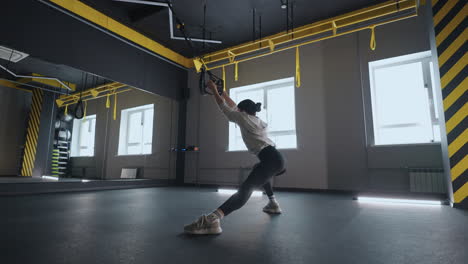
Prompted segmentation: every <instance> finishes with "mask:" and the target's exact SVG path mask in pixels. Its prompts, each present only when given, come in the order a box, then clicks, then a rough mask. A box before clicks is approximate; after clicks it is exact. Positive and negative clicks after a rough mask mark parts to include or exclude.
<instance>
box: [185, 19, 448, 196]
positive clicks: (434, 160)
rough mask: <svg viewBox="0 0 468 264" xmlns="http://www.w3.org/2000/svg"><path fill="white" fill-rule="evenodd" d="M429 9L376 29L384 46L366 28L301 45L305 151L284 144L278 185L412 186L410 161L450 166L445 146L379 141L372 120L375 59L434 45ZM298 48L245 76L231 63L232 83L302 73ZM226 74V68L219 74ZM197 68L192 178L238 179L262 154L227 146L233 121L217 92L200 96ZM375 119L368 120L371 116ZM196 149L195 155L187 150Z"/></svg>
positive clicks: (299, 113)
mask: <svg viewBox="0 0 468 264" xmlns="http://www.w3.org/2000/svg"><path fill="white" fill-rule="evenodd" d="M426 18H427V16H426V14H422V16H420V17H418V18H415V19H410V20H405V21H401V22H397V23H394V24H389V25H385V26H382V27H378V28H377V29H376V37H377V49H376V50H375V51H371V50H370V49H369V40H370V32H369V31H364V32H359V33H355V34H350V35H347V36H343V37H339V38H334V39H331V40H327V41H322V42H319V43H315V44H311V45H307V46H304V47H301V49H300V52H301V76H302V78H301V79H302V86H301V87H300V88H296V126H297V127H296V129H297V140H298V149H297V150H283V151H282V153H283V154H284V156H285V158H286V160H287V167H288V172H287V174H286V175H284V176H281V177H278V178H276V182H275V186H278V187H292V188H310V189H338V190H386V191H407V190H408V188H409V179H408V175H407V171H406V168H405V167H438V168H440V167H442V158H441V151H440V146H439V145H438V144H435V145H419V146H398V147H371V146H369V144H368V142H369V141H368V138H367V136H366V132H367V133H369V131H368V130H367V129H366V126H368V125H371V123H369V122H371V120H370V118H369V115H370V112H368V111H369V110H370V108H369V104H370V98H369V82H368V62H369V61H373V60H378V59H383V58H388V57H394V56H399V55H405V54H410V53H414V52H419V51H426V50H429V49H430V47H429V33H428V32H427V27H426V26H425V21H426ZM294 58H295V56H294V50H290V51H286V52H281V53H278V54H274V55H270V56H266V57H263V58H259V59H256V60H252V61H248V62H244V63H241V64H239V81H237V82H234V80H233V67H227V68H226V71H227V74H226V76H227V87H239V86H243V85H247V84H253V83H258V82H264V81H270V80H275V79H280V78H285V77H291V76H294V69H295V61H294ZM217 73H218V74H220V73H219V72H217ZM197 78H198V76H197V74H196V73H194V72H193V71H192V72H190V73H189V79H188V86H189V88H190V89H192V97H191V98H190V100H189V102H188V111H187V136H186V141H187V144H197V145H199V146H200V148H201V152H200V153H199V154H195V153H192V154H190V155H191V156H186V170H185V182H187V183H191V182H195V181H198V182H200V183H214V184H224V185H236V184H238V183H239V181H240V180H241V179H242V177H245V175H246V174H247V173H248V169H247V168H250V167H251V166H252V165H253V164H254V163H255V162H256V158H255V157H254V156H252V155H250V154H247V153H246V152H226V149H227V146H228V122H227V121H226V119H224V117H223V116H222V115H221V113H220V112H219V111H218V110H217V107H216V105H215V103H214V102H213V99H212V98H209V97H201V96H199V94H198V92H197V89H198V87H197V86H198V83H197V81H198V79H197ZM366 120H367V122H366ZM187 155H188V154H187Z"/></svg>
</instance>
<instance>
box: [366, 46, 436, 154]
mask: <svg viewBox="0 0 468 264" xmlns="http://www.w3.org/2000/svg"><path fill="white" fill-rule="evenodd" d="M430 56H431V53H430V52H429V51H427V52H421V53H416V54H411V55H406V56H400V57H395V58H390V59H385V60H380V61H375V62H370V63H369V71H370V84H371V98H372V117H373V125H374V144H375V145H394V144H421V143H431V142H440V131H439V120H438V119H439V116H438V114H437V111H436V109H437V107H436V104H435V88H434V85H433V75H434V74H433V69H432V67H433V66H432V62H431V61H430Z"/></svg>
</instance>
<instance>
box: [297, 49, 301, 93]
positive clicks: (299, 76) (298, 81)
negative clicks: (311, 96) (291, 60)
mask: <svg viewBox="0 0 468 264" xmlns="http://www.w3.org/2000/svg"><path fill="white" fill-rule="evenodd" d="M296 87H301V63H300V60H299V47H296Z"/></svg>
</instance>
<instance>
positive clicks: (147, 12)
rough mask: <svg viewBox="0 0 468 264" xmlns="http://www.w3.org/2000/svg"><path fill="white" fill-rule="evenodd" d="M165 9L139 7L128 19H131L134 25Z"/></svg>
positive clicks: (130, 13) (129, 13)
mask: <svg viewBox="0 0 468 264" xmlns="http://www.w3.org/2000/svg"><path fill="white" fill-rule="evenodd" d="M165 9H166V8H165V7H162V6H144V7H138V8H134V9H132V10H130V11H129V12H128V17H129V18H130V21H131V22H132V23H135V22H138V21H140V20H142V19H145V18H147V17H150V16H152V15H154V14H156V13H159V12H161V11H162V10H165Z"/></svg>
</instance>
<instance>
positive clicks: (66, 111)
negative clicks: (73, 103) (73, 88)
mask: <svg viewBox="0 0 468 264" xmlns="http://www.w3.org/2000/svg"><path fill="white" fill-rule="evenodd" d="M65 115H68V105H66V106H65Z"/></svg>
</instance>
